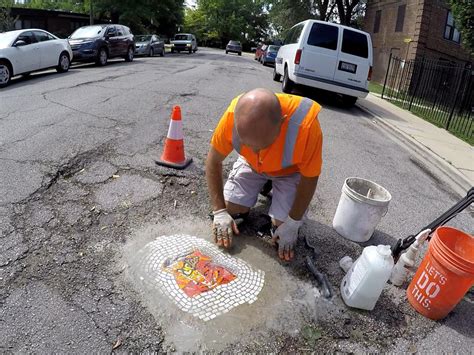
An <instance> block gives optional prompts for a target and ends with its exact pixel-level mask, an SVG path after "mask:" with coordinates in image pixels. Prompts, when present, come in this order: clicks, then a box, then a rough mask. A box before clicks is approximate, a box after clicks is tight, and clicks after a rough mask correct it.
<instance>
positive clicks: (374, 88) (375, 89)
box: [369, 81, 383, 95]
mask: <svg viewBox="0 0 474 355" xmlns="http://www.w3.org/2000/svg"><path fill="white" fill-rule="evenodd" d="M382 90H383V85H380V84H378V83H374V82H372V81H371V82H370V83H369V91H370V92H372V93H374V94H379V95H382Z"/></svg>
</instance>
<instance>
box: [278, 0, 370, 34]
mask: <svg viewBox="0 0 474 355" xmlns="http://www.w3.org/2000/svg"><path fill="white" fill-rule="evenodd" d="M364 14H365V2H364V1H361V0H270V19H271V22H272V24H273V27H274V29H275V30H276V31H277V32H278V33H282V32H283V31H285V30H287V29H289V28H290V27H292V26H293V25H295V24H297V23H298V22H301V21H304V20H308V19H315V20H322V21H333V22H339V23H341V24H343V25H348V26H352V27H358V28H360V27H362V20H363V17H364Z"/></svg>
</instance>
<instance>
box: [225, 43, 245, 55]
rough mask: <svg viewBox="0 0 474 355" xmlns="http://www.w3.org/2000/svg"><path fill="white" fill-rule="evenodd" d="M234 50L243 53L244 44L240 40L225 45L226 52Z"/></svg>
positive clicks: (233, 51) (239, 53)
mask: <svg viewBox="0 0 474 355" xmlns="http://www.w3.org/2000/svg"><path fill="white" fill-rule="evenodd" d="M229 52H232V53H237V54H238V55H242V44H241V43H240V42H239V41H229V43H227V46H226V47H225V54H227V53H229Z"/></svg>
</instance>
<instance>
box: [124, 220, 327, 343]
mask: <svg viewBox="0 0 474 355" xmlns="http://www.w3.org/2000/svg"><path fill="white" fill-rule="evenodd" d="M176 233H180V234H188V235H192V236H197V238H199V239H200V240H207V241H208V242H211V243H212V241H211V240H210V236H209V235H210V226H209V223H208V222H205V221H203V220H196V219H189V218H185V219H183V220H174V221H165V222H162V223H159V224H155V225H148V226H146V227H143V228H140V229H138V230H136V231H135V232H134V233H133V234H132V235H131V236H130V237H129V240H128V241H127V243H126V245H125V247H124V253H123V255H124V258H123V262H124V263H125V266H126V268H127V270H128V272H127V279H128V281H129V282H131V283H132V285H133V286H134V288H135V289H136V290H137V291H138V294H139V295H140V297H141V301H142V302H143V303H144V305H145V306H146V307H147V308H148V309H149V311H150V312H151V313H152V314H153V316H154V317H155V319H156V320H157V322H158V324H160V326H161V327H162V328H163V331H164V333H165V334H166V338H165V343H166V344H167V345H168V346H170V347H171V348H175V349H176V350H177V351H179V352H184V351H195V350H196V349H199V350H217V351H219V350H223V349H225V348H226V347H228V346H229V345H232V344H237V343H238V344H240V345H242V344H244V343H249V344H250V343H252V342H255V340H262V339H261V332H260V331H261V330H263V329H266V330H268V331H278V332H285V333H287V334H289V335H290V336H297V335H298V334H299V332H300V330H301V328H302V326H303V325H304V324H306V323H307V322H310V321H315V320H316V319H318V318H319V317H320V316H323V315H325V314H327V313H328V312H330V310H331V309H332V308H333V307H332V304H331V302H328V301H326V300H325V299H323V298H322V297H320V294H319V292H318V290H317V289H316V288H315V287H314V286H313V285H312V284H310V283H309V282H307V281H305V280H302V279H299V278H298V277H296V276H294V275H293V274H292V273H291V272H290V271H289V269H288V267H286V266H284V265H282V264H281V263H280V262H279V260H278V258H277V256H276V253H275V252H274V251H273V250H271V249H269V248H268V246H267V245H266V244H265V243H263V242H262V241H260V240H258V239H257V238H256V237H250V236H245V235H240V236H238V237H236V238H234V247H233V250H232V252H231V253H230V254H231V255H232V259H237V258H238V259H241V260H242V261H243V262H245V263H247V264H248V265H250V267H252V268H253V269H254V270H262V272H264V273H265V282H264V285H263V288H262V290H261V291H260V293H259V294H258V298H257V300H256V301H255V302H253V303H251V304H249V303H245V302H244V303H242V304H239V305H237V306H236V307H234V308H232V309H230V310H229V311H228V312H227V313H225V314H220V315H218V316H216V317H215V318H214V319H210V320H208V321H203V320H201V319H199V317H195V316H193V315H192V314H190V313H187V312H185V311H183V310H181V309H180V308H179V307H178V306H177V305H176V304H175V302H173V301H172V300H171V299H170V298H169V297H166V296H164V295H163V294H162V293H161V292H159V291H158V290H157V289H156V288H153V287H152V288H150V287H149V286H150V285H149V283H147V282H145V283H144V282H143V279H141V278H143V277H144V276H143V275H144V274H146V272H145V270H144V265H146V263H144V262H143V261H144V254H143V253H142V252H139V250H143V248H144V247H145V246H146V245H147V244H149V243H150V242H152V241H154V240H156V238H157V237H160V236H163V235H168V236H169V235H175V234H176ZM206 243H207V242H206ZM186 251H187V250H184V252H186ZM224 253H227V252H225V251H224ZM227 256H228V255H227ZM158 277H159V273H156V275H155V282H156V278H158ZM234 292H236V291H234ZM257 334H259V335H257ZM257 337H259V339H257ZM267 341H270V342H271V340H267Z"/></svg>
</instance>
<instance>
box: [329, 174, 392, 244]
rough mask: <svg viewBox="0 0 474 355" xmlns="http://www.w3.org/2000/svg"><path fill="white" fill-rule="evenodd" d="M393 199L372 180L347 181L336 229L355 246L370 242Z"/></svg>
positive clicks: (338, 212) (351, 179)
mask: <svg viewBox="0 0 474 355" xmlns="http://www.w3.org/2000/svg"><path fill="white" fill-rule="evenodd" d="M391 199H392V196H391V195H390V192H388V191H387V190H386V189H384V188H383V187H382V186H380V185H378V184H376V183H375V182H372V181H370V180H365V179H360V178H356V177H351V178H347V179H346V181H344V186H343V187H342V194H341V198H340V200H339V205H338V206H337V210H336V214H335V215H334V220H333V221H332V226H333V228H334V229H335V230H336V232H337V233H339V234H340V235H342V236H343V237H344V238H347V239H349V240H352V241H354V242H366V241H368V240H369V239H370V237H371V236H372V234H373V233H374V231H375V227H376V226H377V224H378V223H379V222H380V220H381V219H382V217H383V216H385V215H386V214H387V211H388V204H389V203H390V200H391Z"/></svg>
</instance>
